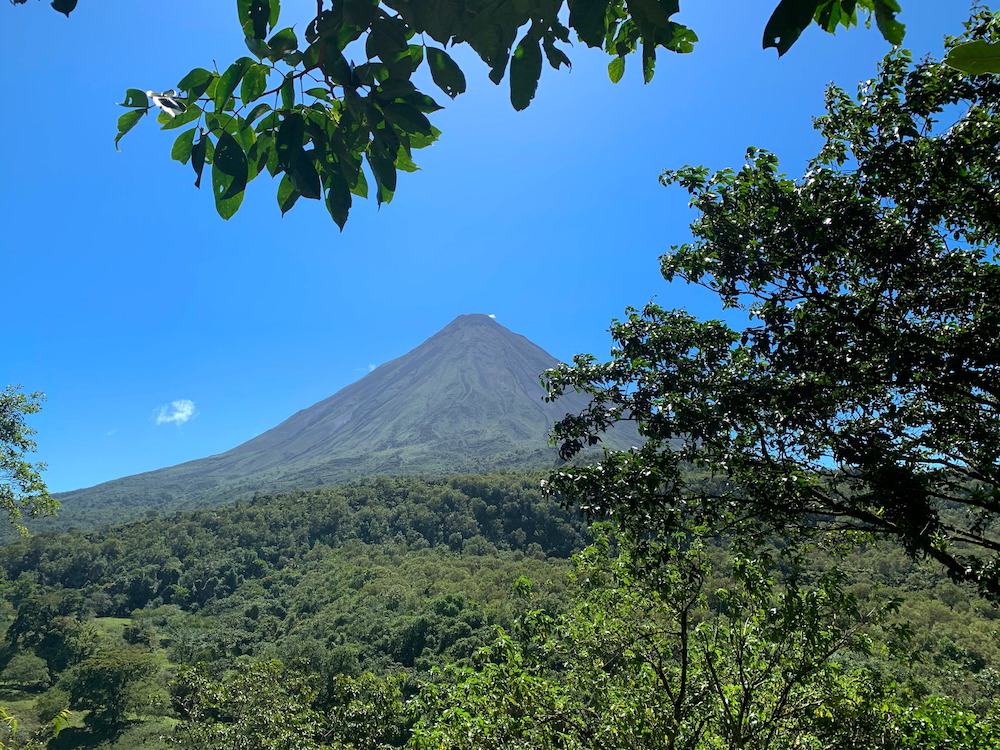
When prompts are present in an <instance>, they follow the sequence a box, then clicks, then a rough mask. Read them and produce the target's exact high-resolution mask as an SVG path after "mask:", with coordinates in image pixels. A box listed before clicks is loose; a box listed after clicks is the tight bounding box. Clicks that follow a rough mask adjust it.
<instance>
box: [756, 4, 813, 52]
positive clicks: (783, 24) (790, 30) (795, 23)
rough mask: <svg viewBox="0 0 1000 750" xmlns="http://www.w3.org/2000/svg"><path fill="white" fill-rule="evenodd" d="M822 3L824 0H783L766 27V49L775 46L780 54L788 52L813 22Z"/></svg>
mask: <svg viewBox="0 0 1000 750" xmlns="http://www.w3.org/2000/svg"><path fill="white" fill-rule="evenodd" d="M822 3H823V0H781V2H779V3H778V7H777V8H775V9H774V12H773V13H772V14H771V18H770V19H769V20H768V22H767V26H765V27H764V49H767V48H768V47H774V48H776V49H777V50H778V55H779V56H780V55H783V54H785V53H786V52H788V50H789V49H791V47H792V45H793V44H795V41H796V40H797V39H798V38H799V36H800V35H801V34H802V32H803V31H804V30H805V28H806V27H807V26H808V25H809V24H810V23H812V20H813V16H814V15H816V10H817V9H818V8H819V6H820V5H821V4H822Z"/></svg>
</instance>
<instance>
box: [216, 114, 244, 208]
mask: <svg viewBox="0 0 1000 750" xmlns="http://www.w3.org/2000/svg"><path fill="white" fill-rule="evenodd" d="M247 166H248V165H247V157H246V154H245V153H244V152H243V148H242V147H241V146H240V144H239V143H237V142H236V139H235V138H233V137H232V136H231V135H229V133H223V134H222V135H221V136H219V142H218V144H217V145H216V147H215V156H214V158H213V160H212V194H213V195H214V196H215V210H216V212H217V213H218V214H219V216H221V217H222V218H223V219H226V220H228V219H230V218H232V216H233V215H234V214H235V213H236V212H237V211H238V210H239V208H240V205H241V204H242V203H243V195H244V190H245V189H246V186H247Z"/></svg>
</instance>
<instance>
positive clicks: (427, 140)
mask: <svg viewBox="0 0 1000 750" xmlns="http://www.w3.org/2000/svg"><path fill="white" fill-rule="evenodd" d="M439 135H441V131H440V130H438V129H437V128H435V127H431V132H430V133H429V134H424V133H421V134H418V135H414V134H412V133H411V134H410V148H427V147H428V146H430V145H431V144H432V143H434V141H436V140H437V139H438V136H439Z"/></svg>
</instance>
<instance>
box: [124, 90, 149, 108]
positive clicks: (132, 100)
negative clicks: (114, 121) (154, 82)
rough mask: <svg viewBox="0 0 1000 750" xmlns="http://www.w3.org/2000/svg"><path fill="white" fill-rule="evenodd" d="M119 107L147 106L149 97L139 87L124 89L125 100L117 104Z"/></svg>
mask: <svg viewBox="0 0 1000 750" xmlns="http://www.w3.org/2000/svg"><path fill="white" fill-rule="evenodd" d="M118 106H119V107H148V106H149V97H147V96H146V92H145V91H141V90H139V89H126V90H125V101H123V102H122V103H121V104H119V105H118Z"/></svg>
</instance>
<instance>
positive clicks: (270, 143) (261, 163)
mask: <svg viewBox="0 0 1000 750" xmlns="http://www.w3.org/2000/svg"><path fill="white" fill-rule="evenodd" d="M271 159H273V160H274V161H275V162H277V154H276V153H275V150H274V135H273V134H271V133H262V134H261V135H260V136H258V137H257V139H256V140H255V141H254V142H253V145H252V146H251V147H250V148H249V149H248V150H247V161H249V162H250V174H251V175H252V176H253V177H256V176H257V175H259V174H260V173H261V172H262V171H263V170H264V167H266V166H267V163H268V161H269V160H271ZM272 174H274V173H273V172H272Z"/></svg>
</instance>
